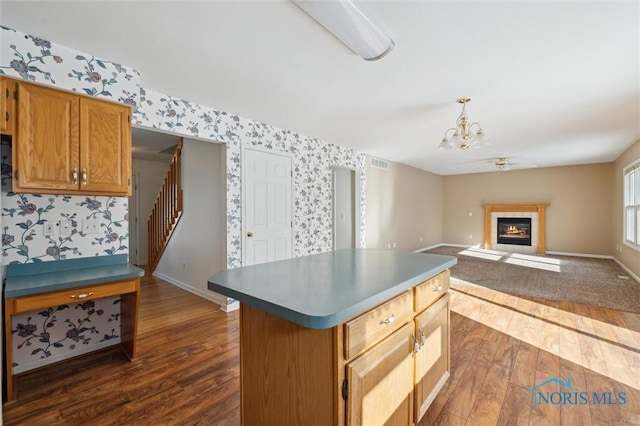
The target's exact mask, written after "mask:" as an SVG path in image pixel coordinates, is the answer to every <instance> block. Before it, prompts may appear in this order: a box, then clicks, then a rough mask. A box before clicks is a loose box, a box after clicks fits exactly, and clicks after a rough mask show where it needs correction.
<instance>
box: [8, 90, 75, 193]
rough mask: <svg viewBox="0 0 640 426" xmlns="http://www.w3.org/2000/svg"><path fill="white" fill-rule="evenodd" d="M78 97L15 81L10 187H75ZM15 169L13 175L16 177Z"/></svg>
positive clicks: (32, 189) (53, 190)
mask: <svg viewBox="0 0 640 426" xmlns="http://www.w3.org/2000/svg"><path fill="white" fill-rule="evenodd" d="M78 105H79V98H78V96H77V95H74V94H70V93H66V92H62V91H60V90H56V89H49V88H46V87H42V86H38V85H35V84H30V83H23V82H20V83H18V113H17V118H18V121H17V129H16V134H15V137H14V143H13V151H12V152H13V161H12V163H13V171H14V179H13V191H14V192H36V193H49V194H50V193H62V194H64V193H69V191H77V189H78V182H77V180H76V181H75V182H74V173H73V172H74V169H75V170H77V169H78V167H79V161H78V149H79V135H78V129H79V118H78V114H79V106H78ZM16 172H17V179H16Z"/></svg>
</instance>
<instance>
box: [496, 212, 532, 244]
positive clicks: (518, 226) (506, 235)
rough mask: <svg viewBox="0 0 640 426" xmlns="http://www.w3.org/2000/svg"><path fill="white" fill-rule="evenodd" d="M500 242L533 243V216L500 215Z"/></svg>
mask: <svg viewBox="0 0 640 426" xmlns="http://www.w3.org/2000/svg"><path fill="white" fill-rule="evenodd" d="M497 231H498V232H497V237H498V238H497V242H498V244H511V245H516V246H530V245H531V218H529V217H498V229H497Z"/></svg>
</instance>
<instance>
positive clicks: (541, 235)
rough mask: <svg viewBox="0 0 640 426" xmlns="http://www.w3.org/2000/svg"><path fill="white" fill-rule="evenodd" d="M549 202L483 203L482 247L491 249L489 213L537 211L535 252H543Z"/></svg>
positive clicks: (544, 249) (544, 250)
mask: <svg viewBox="0 0 640 426" xmlns="http://www.w3.org/2000/svg"><path fill="white" fill-rule="evenodd" d="M548 205H549V203H535V204H483V205H482V207H484V248H485V249H487V250H491V248H492V245H491V213H538V246H537V247H536V253H537V254H545V252H546V248H545V219H546V216H545V211H546V208H547V206H548Z"/></svg>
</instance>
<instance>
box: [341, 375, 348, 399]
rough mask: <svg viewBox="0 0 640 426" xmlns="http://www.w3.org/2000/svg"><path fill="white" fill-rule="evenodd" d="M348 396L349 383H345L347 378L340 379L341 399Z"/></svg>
mask: <svg viewBox="0 0 640 426" xmlns="http://www.w3.org/2000/svg"><path fill="white" fill-rule="evenodd" d="M347 398H349V384H348V383H347V379H344V380H343V381H342V399H344V400H345V401H346V400H347Z"/></svg>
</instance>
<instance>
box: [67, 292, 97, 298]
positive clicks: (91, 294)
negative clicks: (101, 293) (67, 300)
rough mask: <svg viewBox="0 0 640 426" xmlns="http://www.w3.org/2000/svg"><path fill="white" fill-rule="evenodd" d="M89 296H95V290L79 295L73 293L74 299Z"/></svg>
mask: <svg viewBox="0 0 640 426" xmlns="http://www.w3.org/2000/svg"><path fill="white" fill-rule="evenodd" d="M89 296H93V292H91V293H82V294H78V295H75V294H72V295H71V298H72V299H84V298H87V297H89Z"/></svg>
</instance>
